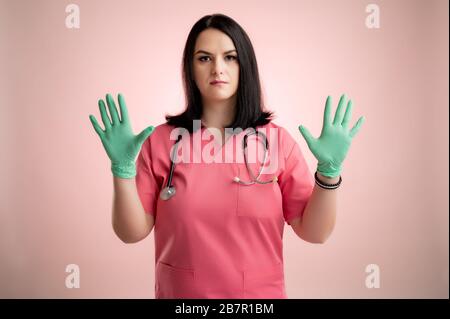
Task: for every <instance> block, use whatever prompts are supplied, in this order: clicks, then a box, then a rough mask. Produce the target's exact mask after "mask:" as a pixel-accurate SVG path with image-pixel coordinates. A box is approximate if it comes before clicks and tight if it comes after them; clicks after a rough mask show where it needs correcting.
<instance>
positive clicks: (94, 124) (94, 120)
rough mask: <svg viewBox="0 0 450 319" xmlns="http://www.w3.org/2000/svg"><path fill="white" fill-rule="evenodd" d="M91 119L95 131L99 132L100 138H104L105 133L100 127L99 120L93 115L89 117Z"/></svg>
mask: <svg viewBox="0 0 450 319" xmlns="http://www.w3.org/2000/svg"><path fill="white" fill-rule="evenodd" d="M89 119H90V120H91V123H92V126H93V127H94V130H95V131H96V132H97V134H98V136H100V137H103V134H104V133H105V132H104V131H103V130H102V128H101V127H100V125H98V123H97V120H96V119H95V117H94V116H93V115H89Z"/></svg>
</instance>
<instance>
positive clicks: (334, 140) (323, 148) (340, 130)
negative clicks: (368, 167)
mask: <svg viewBox="0 0 450 319" xmlns="http://www.w3.org/2000/svg"><path fill="white" fill-rule="evenodd" d="M344 101H345V94H343V95H342V96H341V99H340V100H339V104H338V107H337V110H336V114H335V116H334V121H333V123H331V118H330V113H331V110H330V107H331V106H330V105H331V97H330V96H328V98H327V102H326V104H325V112H324V117H323V127H322V132H321V133H320V137H319V138H317V139H316V138H314V137H312V135H311V133H310V132H309V131H308V129H307V128H306V127H304V126H303V125H300V126H299V127H298V128H299V130H300V133H301V134H302V136H303V137H304V138H305V140H306V143H307V144H308V147H309V149H310V150H311V152H312V153H313V155H314V156H315V157H316V158H317V160H318V164H317V172H318V173H320V174H322V175H324V176H328V177H337V176H339V175H340V174H341V170H342V162H343V161H344V159H345V156H346V155H347V152H348V150H349V148H350V144H351V143H352V139H353V137H354V136H355V135H356V133H358V131H359V129H360V127H361V125H362V124H363V123H364V120H365V118H364V117H360V118H359V120H358V122H357V123H356V124H355V126H353V128H352V129H351V130H350V131H349V129H348V124H349V122H350V118H351V114H352V101H351V100H350V101H349V102H348V104H347V108H346V110H345V115H344V114H343V111H344V107H343V106H344V104H345V102H344Z"/></svg>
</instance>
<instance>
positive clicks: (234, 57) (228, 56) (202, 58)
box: [198, 55, 237, 62]
mask: <svg viewBox="0 0 450 319" xmlns="http://www.w3.org/2000/svg"><path fill="white" fill-rule="evenodd" d="M205 58H208V59H209V56H207V55H204V56H202V57H200V58H198V60H199V61H201V62H205V61H206V60H205ZM226 58H231V59H230V60H237V56H234V55H227V56H226Z"/></svg>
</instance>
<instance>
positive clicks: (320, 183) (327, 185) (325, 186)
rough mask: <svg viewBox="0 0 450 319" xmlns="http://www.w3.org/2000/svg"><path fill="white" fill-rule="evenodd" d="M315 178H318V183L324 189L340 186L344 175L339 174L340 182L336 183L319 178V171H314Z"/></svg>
mask: <svg viewBox="0 0 450 319" xmlns="http://www.w3.org/2000/svg"><path fill="white" fill-rule="evenodd" d="M314 178H315V180H316V184H317V185H319V186H320V187H322V188H324V189H336V188H338V187H339V185H341V182H342V177H341V176H340V175H339V182H337V183H336V184H325V183H324V182H322V181H320V180H319V178H318V177H317V171H316V172H315V173H314Z"/></svg>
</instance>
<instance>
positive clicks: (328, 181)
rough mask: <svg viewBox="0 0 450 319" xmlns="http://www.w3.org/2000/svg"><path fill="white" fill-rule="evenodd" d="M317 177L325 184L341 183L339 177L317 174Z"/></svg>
mask: <svg viewBox="0 0 450 319" xmlns="http://www.w3.org/2000/svg"><path fill="white" fill-rule="evenodd" d="M317 177H318V178H319V180H320V181H321V182H323V183H325V184H336V183H337V182H338V181H339V176H337V177H329V176H325V175H322V173H320V172H317Z"/></svg>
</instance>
